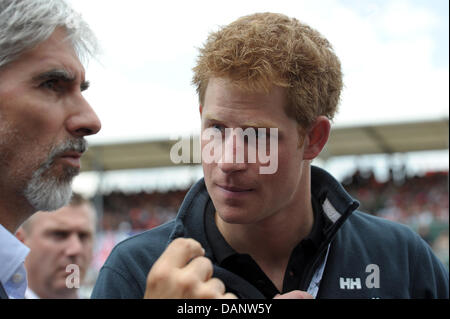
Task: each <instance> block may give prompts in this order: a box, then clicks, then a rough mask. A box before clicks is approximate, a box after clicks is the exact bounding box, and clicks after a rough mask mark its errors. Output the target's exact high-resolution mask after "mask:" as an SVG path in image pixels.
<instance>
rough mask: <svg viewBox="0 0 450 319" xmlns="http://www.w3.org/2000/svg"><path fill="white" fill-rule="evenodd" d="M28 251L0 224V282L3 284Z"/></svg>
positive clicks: (23, 259)
mask: <svg viewBox="0 0 450 319" xmlns="http://www.w3.org/2000/svg"><path fill="white" fill-rule="evenodd" d="M29 252H30V249H29V248H28V247H27V246H25V245H24V244H23V243H22V242H21V241H20V240H18V239H17V238H16V236H14V235H13V234H11V233H10V232H9V231H8V230H6V228H5V227H3V225H1V224H0V264H1V265H2V266H1V267H0V281H1V282H2V283H3V284H5V283H6V282H7V281H8V280H9V278H10V277H11V276H12V275H13V274H14V271H15V270H16V269H17V268H18V267H19V266H20V265H21V264H22V263H23V262H24V261H25V258H26V257H27V255H28V253H29Z"/></svg>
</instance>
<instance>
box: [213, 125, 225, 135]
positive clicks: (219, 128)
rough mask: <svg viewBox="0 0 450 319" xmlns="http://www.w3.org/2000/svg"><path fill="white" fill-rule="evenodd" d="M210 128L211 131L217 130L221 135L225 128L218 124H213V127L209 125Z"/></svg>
mask: <svg viewBox="0 0 450 319" xmlns="http://www.w3.org/2000/svg"><path fill="white" fill-rule="evenodd" d="M211 127H212V128H213V129H215V130H218V131H220V132H222V133H223V132H224V131H225V127H224V126H223V125H220V124H213V125H211Z"/></svg>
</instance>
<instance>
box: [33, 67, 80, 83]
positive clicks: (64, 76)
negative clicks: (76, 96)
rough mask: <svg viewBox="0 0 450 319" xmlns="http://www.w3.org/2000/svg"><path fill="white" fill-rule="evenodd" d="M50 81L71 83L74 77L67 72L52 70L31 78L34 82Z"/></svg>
mask: <svg viewBox="0 0 450 319" xmlns="http://www.w3.org/2000/svg"><path fill="white" fill-rule="evenodd" d="M51 79H56V80H61V81H64V82H73V81H75V79H76V76H75V75H73V74H70V73H69V72H68V71H67V70H63V69H54V70H50V71H46V72H43V73H40V74H38V75H36V76H34V77H33V80H34V81H36V82H37V81H45V80H51Z"/></svg>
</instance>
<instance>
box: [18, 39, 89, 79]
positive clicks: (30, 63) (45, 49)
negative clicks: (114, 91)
mask: <svg viewBox="0 0 450 319" xmlns="http://www.w3.org/2000/svg"><path fill="white" fill-rule="evenodd" d="M12 63H13V64H14V63H15V64H16V65H17V66H18V67H19V68H28V69H29V70H30V69H31V72H32V73H33V76H36V75H38V74H39V73H45V72H49V71H52V70H64V71H65V72H66V73H67V74H68V75H70V76H71V77H77V76H81V77H82V78H84V74H85V69H84V66H83V65H82V63H81V61H80V60H79V58H78V55H77V54H76V52H75V50H74V48H73V46H72V43H71V42H70V41H69V40H68V39H67V37H66V35H65V31H61V30H56V31H55V32H54V33H53V34H52V36H50V38H48V39H47V40H45V41H43V42H42V43H40V44H38V45H37V46H36V47H34V48H32V49H30V50H27V51H25V52H23V53H22V54H21V55H20V56H19V58H18V59H17V60H16V61H14V62H12Z"/></svg>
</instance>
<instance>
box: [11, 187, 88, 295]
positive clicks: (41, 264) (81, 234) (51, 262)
mask: <svg viewBox="0 0 450 319" xmlns="http://www.w3.org/2000/svg"><path fill="white" fill-rule="evenodd" d="M95 228H96V213H95V209H94V207H93V206H92V205H91V203H90V202H89V201H88V200H86V199H84V198H82V197H81V196H80V195H78V194H74V195H73V197H72V200H71V202H70V204H69V205H68V206H65V207H63V208H60V209H59V210H57V211H55V212H37V213H36V214H34V215H33V216H32V217H30V218H29V219H28V220H27V221H26V222H25V223H24V224H23V225H22V226H21V227H20V228H19V230H18V231H17V234H16V235H17V237H18V238H19V239H20V241H22V242H23V243H24V244H25V245H27V246H28V247H29V248H30V253H29V255H28V256H27V258H26V260H25V268H26V270H27V274H28V289H27V291H26V293H25V298H28V299H34V298H42V299H49V298H51V299H76V298H79V294H78V289H76V288H79V285H77V283H79V284H81V283H82V282H83V279H84V277H85V275H86V271H87V269H88V267H89V264H90V263H91V260H92V251H93V244H94V235H95ZM69 265H75V266H73V267H71V268H68V266H69ZM68 269H69V271H68ZM78 271H79V273H78ZM78 274H79V277H77V276H78ZM69 275H71V276H72V275H73V276H72V277H73V280H72V281H70V282H69V281H68V279H67V277H68V276H69Z"/></svg>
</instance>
